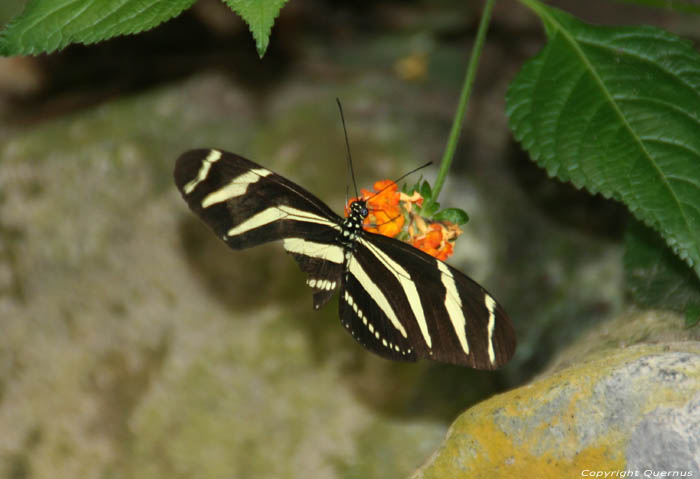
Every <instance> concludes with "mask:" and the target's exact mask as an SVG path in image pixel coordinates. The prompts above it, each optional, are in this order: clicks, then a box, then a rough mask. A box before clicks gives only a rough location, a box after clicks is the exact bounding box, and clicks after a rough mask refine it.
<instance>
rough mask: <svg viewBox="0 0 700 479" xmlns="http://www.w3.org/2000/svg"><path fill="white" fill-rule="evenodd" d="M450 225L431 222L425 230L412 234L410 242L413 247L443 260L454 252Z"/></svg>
mask: <svg viewBox="0 0 700 479" xmlns="http://www.w3.org/2000/svg"><path fill="white" fill-rule="evenodd" d="M450 226H453V225H450ZM450 226H446V225H444V224H442V223H431V224H430V226H428V227H427V230H426V231H425V232H423V233H422V234H419V235H417V236H415V237H414V236H412V243H411V244H412V245H413V247H414V248H418V249H419V250H421V251H424V252H426V253H428V254H429V255H430V256H433V257H435V258H437V259H439V260H442V261H445V260H446V259H447V258H449V257H450V256H451V255H452V253H454V246H453V245H452V242H451V241H450V236H451V234H450Z"/></svg>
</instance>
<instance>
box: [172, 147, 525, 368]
mask: <svg viewBox="0 0 700 479" xmlns="http://www.w3.org/2000/svg"><path fill="white" fill-rule="evenodd" d="M175 183H176V185H177V187H178V189H179V190H180V192H181V194H182V196H183V198H184V199H185V200H186V201H187V203H188V205H189V206H190V208H191V209H192V211H193V212H194V213H195V214H196V215H197V216H199V217H200V218H201V219H202V220H203V221H204V222H205V223H206V224H207V225H208V226H209V227H210V228H211V229H212V230H213V231H214V232H215V233H216V234H217V236H219V237H220V238H221V239H222V240H223V241H224V242H226V244H228V245H229V246H230V247H232V248H234V249H243V248H249V247H253V246H256V245H258V244H262V243H266V242H269V241H279V240H281V241H282V243H283V247H284V248H285V250H286V251H287V252H288V253H290V254H291V255H292V256H293V257H294V259H295V260H296V261H297V262H298V264H299V266H300V268H301V270H302V271H303V272H305V273H306V274H307V275H308V277H307V280H306V283H307V284H308V285H309V286H310V287H311V288H312V289H313V304H314V308H315V309H319V308H321V307H322V306H323V305H324V304H326V303H327V302H328V301H329V300H330V299H331V298H332V297H333V295H334V293H335V291H336V290H339V291H340V296H339V301H338V303H339V316H340V319H341V322H342V324H343V326H344V327H345V328H346V329H347V330H348V331H349V332H350V334H351V335H352V336H353V337H354V338H355V340H356V341H358V342H359V343H360V344H361V345H362V346H364V347H365V348H367V349H369V350H370V351H372V352H374V353H376V354H378V355H380V356H382V357H385V358H388V359H393V360H399V361H415V360H417V359H420V358H426V359H432V360H436V361H442V362H447V363H452V364H460V365H466V366H470V367H474V368H478V369H495V368H497V367H499V366H501V365H502V364H504V363H505V362H506V361H508V360H509V359H510V357H511V356H512V354H513V352H514V350H515V334H514V331H513V328H512V324H511V323H510V320H509V319H508V316H507V315H506V313H505V311H503V309H502V308H501V306H500V305H499V304H498V303H497V302H496V301H495V300H494V299H493V297H492V296H491V295H490V294H489V293H488V292H486V291H485V290H484V289H483V288H482V287H481V286H479V285H478V284H477V283H475V282H474V281H472V280H471V279H470V278H468V277H467V276H465V275H464V274H462V273H461V272H459V271H458V270H456V269H454V268H452V267H451V266H449V265H447V264H445V263H443V262H442V261H439V260H437V259H435V258H433V257H432V256H430V255H428V254H426V253H424V252H422V251H420V250H418V249H416V248H414V247H412V246H410V245H408V244H406V243H403V242H401V241H399V240H396V239H393V238H389V237H386V236H382V235H378V234H374V233H370V232H368V231H365V230H364V229H363V227H362V225H363V221H364V219H365V218H366V217H367V215H368V210H367V205H366V203H365V201H363V200H358V201H355V202H353V203H352V204H351V205H350V212H349V215H348V217H347V218H342V217H340V216H338V215H337V214H335V213H334V212H333V211H332V210H331V209H330V208H329V207H328V206H326V204H325V203H323V202H322V201H321V200H319V199H318V198H316V197H315V196H314V195H312V194H311V193H309V192H308V191H307V190H305V189H304V188H302V187H300V186H299V185H297V184H295V183H293V182H291V181H290V180H288V179H286V178H284V177H283V176H281V175H278V174H276V173H274V172H272V171H271V170H268V169H267V168H264V167H262V166H260V165H258V164H256V163H253V162H252V161H249V160H246V159H245V158H242V157H240V156H238V155H235V154H233V153H227V152H224V151H220V150H206V149H202V150H192V151H189V152H186V153H185V154H183V155H182V156H181V157H180V158H179V159H178V161H177V163H176V167H175Z"/></svg>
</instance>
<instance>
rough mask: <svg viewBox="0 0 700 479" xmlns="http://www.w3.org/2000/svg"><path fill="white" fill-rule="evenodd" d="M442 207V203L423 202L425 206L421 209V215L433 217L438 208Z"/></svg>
mask: <svg viewBox="0 0 700 479" xmlns="http://www.w3.org/2000/svg"><path fill="white" fill-rule="evenodd" d="M439 209H440V203H438V202H434V203H427V204H426V203H423V208H422V209H421V212H420V214H421V216H425V217H427V218H432V216H433V214H435V212H436V211H437V210H439Z"/></svg>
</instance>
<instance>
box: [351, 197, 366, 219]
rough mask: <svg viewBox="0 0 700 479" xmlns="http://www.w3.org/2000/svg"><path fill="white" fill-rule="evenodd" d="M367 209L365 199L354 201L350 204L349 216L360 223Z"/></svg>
mask: <svg viewBox="0 0 700 479" xmlns="http://www.w3.org/2000/svg"><path fill="white" fill-rule="evenodd" d="M368 214H369V210H368V209H367V202H366V201H365V200H357V201H354V202H353V203H352V204H351V205H350V217H351V218H353V219H355V220H359V222H360V223H362V221H364V219H365V218H367V215H368Z"/></svg>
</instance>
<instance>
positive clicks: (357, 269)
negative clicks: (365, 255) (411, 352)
mask: <svg viewBox="0 0 700 479" xmlns="http://www.w3.org/2000/svg"><path fill="white" fill-rule="evenodd" d="M349 270H350V274H352V275H353V276H354V277H355V279H356V280H357V281H358V282H359V283H360V285H362V287H363V288H364V289H365V291H367V294H369V295H370V296H371V297H372V299H374V301H375V302H376V303H377V305H378V306H379V307H380V308H381V310H382V311H384V314H386V316H387V318H389V321H390V322H391V324H392V325H393V326H394V327H395V328H396V329H397V330H398V331H399V332H400V333H401V335H402V336H403V337H404V338H406V337H408V335H407V334H406V330H405V329H404V327H403V325H402V324H401V322H400V321H399V318H397V317H396V314H395V313H394V309H393V308H392V307H391V305H390V304H389V301H388V300H387V299H386V296H384V293H382V290H381V289H379V287H378V286H377V285H376V284H375V283H374V281H372V278H370V277H369V275H368V274H367V273H366V272H365V270H364V269H363V268H362V266H361V265H360V262H359V261H352V262H350V265H349Z"/></svg>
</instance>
